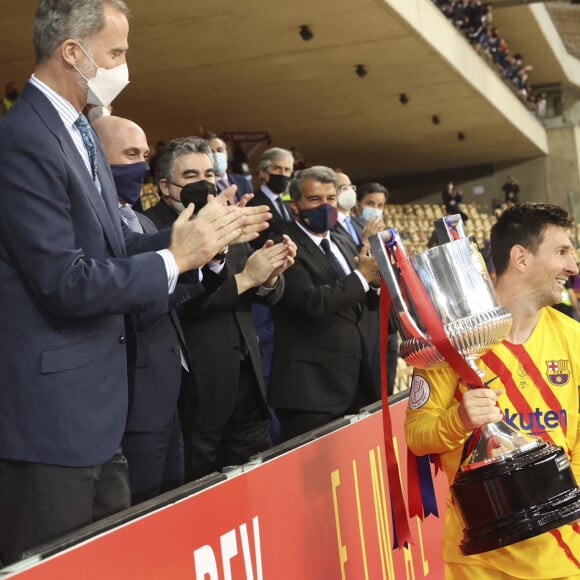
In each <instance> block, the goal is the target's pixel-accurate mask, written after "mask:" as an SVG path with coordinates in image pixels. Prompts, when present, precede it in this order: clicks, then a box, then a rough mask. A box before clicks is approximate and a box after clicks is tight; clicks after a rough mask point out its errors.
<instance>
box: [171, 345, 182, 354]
mask: <svg viewBox="0 0 580 580" xmlns="http://www.w3.org/2000/svg"><path fill="white" fill-rule="evenodd" d="M171 352H172V353H173V354H179V353H180V352H181V351H180V349H179V347H178V346H174V347H173V348H172V349H171Z"/></svg>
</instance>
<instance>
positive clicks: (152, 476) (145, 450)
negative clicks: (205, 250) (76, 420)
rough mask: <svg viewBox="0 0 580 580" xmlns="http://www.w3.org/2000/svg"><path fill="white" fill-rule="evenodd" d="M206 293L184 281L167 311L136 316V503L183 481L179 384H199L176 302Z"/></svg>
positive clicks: (129, 443) (131, 453)
mask: <svg viewBox="0 0 580 580" xmlns="http://www.w3.org/2000/svg"><path fill="white" fill-rule="evenodd" d="M137 217H138V219H139V223H141V226H142V227H143V230H144V231H145V232H156V231H158V230H157V228H156V226H155V224H154V223H153V222H152V221H151V220H150V219H149V218H148V217H147V216H145V215H143V214H141V213H137ZM202 292H203V286H202V285H201V284H194V283H191V284H184V283H180V284H178V285H177V287H176V289H175V292H174V293H173V294H172V295H171V296H170V310H169V312H167V313H166V314H162V315H149V314H147V313H142V314H137V315H135V316H134V327H135V330H136V334H135V337H134V338H135V342H136V360H135V361H134V364H132V365H130V367H129V377H130V380H129V385H130V389H131V390H130V404H129V416H128V419H127V427H126V429H125V434H124V436H123V453H124V455H125V457H127V461H128V463H129V477H130V482H131V495H132V503H134V504H135V503H139V502H141V501H145V500H147V499H149V498H151V497H154V496H156V495H158V494H160V493H163V492H165V491H168V490H170V489H173V488H175V487H177V486H179V485H181V484H182V483H183V481H184V473H183V439H182V436H181V425H180V421H179V414H178V408H177V403H178V399H179V395H180V391H181V387H182V386H183V388H184V389H185V390H192V389H195V385H194V383H193V382H192V380H191V377H190V375H189V373H187V372H185V369H183V367H182V361H181V355H182V353H183V355H184V357H185V361H186V364H188V366H189V362H188V361H187V351H186V348H185V341H184V338H183V334H182V331H181V324H180V322H179V319H178V317H177V313H176V311H175V306H177V305H180V304H183V303H184V302H187V301H188V300H191V299H192V298H193V297H194V296H196V295H198V294H200V293H202ZM189 396H190V397H195V394H194V393H190V394H189Z"/></svg>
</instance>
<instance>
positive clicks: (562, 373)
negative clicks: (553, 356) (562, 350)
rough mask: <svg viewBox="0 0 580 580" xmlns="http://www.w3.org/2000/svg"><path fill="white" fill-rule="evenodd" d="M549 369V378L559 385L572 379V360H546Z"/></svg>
mask: <svg viewBox="0 0 580 580" xmlns="http://www.w3.org/2000/svg"><path fill="white" fill-rule="evenodd" d="M546 365H547V367H548V371H547V373H546V375H547V377H548V380H549V381H550V382H551V383H552V384H553V385H556V386H558V387H561V386H562V385H565V384H566V383H567V382H568V381H569V380H570V369H569V366H570V361H567V360H549V361H546Z"/></svg>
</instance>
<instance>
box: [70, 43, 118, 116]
mask: <svg viewBox="0 0 580 580" xmlns="http://www.w3.org/2000/svg"><path fill="white" fill-rule="evenodd" d="M79 46H80V47H81V50H82V51H83V52H84V53H85V54H86V55H87V58H88V59H89V60H90V61H91V62H92V63H93V65H94V66H95V67H96V68H97V74H96V75H95V76H94V77H92V78H90V79H89V78H87V77H86V76H85V75H84V74H83V73H82V72H81V71H80V70H79V69H78V68H77V67H75V69H76V71H77V72H78V73H79V74H80V75H81V76H82V77H83V79H85V81H87V88H88V92H87V103H89V104H90V105H101V106H103V107H108V106H109V105H110V104H111V103H112V102H113V100H114V99H115V98H116V97H117V95H118V94H119V93H120V92H121V91H122V90H123V89H124V88H125V87H126V86H127V85H128V84H129V67H128V66H127V63H123V64H120V65H119V66H115V67H113V68H101V67H100V66H98V65H97V63H95V61H94V60H93V59H92V57H91V55H90V54H89V53H88V52H87V51H86V50H85V49H84V48H83V47H82V45H80V44H79Z"/></svg>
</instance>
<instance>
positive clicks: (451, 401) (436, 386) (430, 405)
mask: <svg viewBox="0 0 580 580" xmlns="http://www.w3.org/2000/svg"><path fill="white" fill-rule="evenodd" d="M456 389H457V375H456V374H455V373H454V372H453V371H452V370H451V369H439V370H432V371H417V370H416V371H415V373H414V374H413V381H412V383H411V390H410V393H409V404H408V407H407V414H406V417H405V436H406V439H407V445H408V446H409V448H410V449H411V451H412V452H413V453H414V454H415V455H427V454H429V453H445V452H448V451H452V450H454V449H457V448H459V447H462V446H463V444H464V443H465V440H466V439H467V437H468V436H469V434H470V433H471V432H470V431H468V430H466V429H465V427H464V425H463V423H462V422H461V419H460V418H459V414H458V408H459V402H458V401H457V400H456V399H455V391H456Z"/></svg>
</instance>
